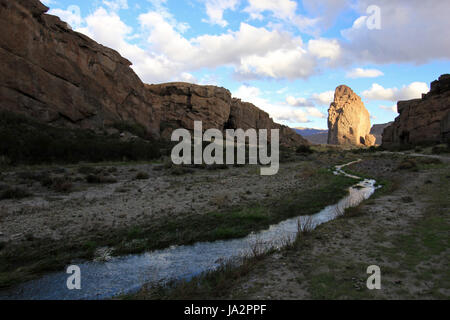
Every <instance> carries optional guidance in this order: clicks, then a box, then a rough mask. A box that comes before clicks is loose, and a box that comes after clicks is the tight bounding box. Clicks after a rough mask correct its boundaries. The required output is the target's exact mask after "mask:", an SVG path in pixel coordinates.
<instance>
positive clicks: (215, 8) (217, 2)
mask: <svg viewBox="0 0 450 320" xmlns="http://www.w3.org/2000/svg"><path fill="white" fill-rule="evenodd" d="M239 2H240V0H205V7H206V14H207V15H208V18H209V19H208V20H203V21H204V22H208V23H211V24H217V25H219V26H221V27H226V26H227V25H228V22H227V21H225V20H224V19H223V13H224V12H225V10H235V9H236V6H237V5H238V4H239Z"/></svg>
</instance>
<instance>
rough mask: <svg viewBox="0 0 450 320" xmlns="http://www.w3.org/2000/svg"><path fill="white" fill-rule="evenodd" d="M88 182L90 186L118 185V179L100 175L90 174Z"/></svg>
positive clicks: (87, 178)
mask: <svg viewBox="0 0 450 320" xmlns="http://www.w3.org/2000/svg"><path fill="white" fill-rule="evenodd" d="M86 182H87V183H90V184H100V183H116V182H117V179H115V178H112V177H106V176H103V175H99V174H90V175H88V176H87V177H86Z"/></svg>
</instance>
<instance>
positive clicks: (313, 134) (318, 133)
mask: <svg viewBox="0 0 450 320" xmlns="http://www.w3.org/2000/svg"><path fill="white" fill-rule="evenodd" d="M294 131H295V132H297V133H298V134H300V135H302V136H303V138H305V139H306V140H308V141H309V142H311V143H314V144H326V143H327V142H328V130H326V129H312V128H294Z"/></svg>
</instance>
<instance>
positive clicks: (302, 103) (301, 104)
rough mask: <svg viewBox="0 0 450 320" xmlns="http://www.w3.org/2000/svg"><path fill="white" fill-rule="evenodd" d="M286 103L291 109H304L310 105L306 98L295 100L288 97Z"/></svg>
mask: <svg viewBox="0 0 450 320" xmlns="http://www.w3.org/2000/svg"><path fill="white" fill-rule="evenodd" d="M286 102H287V104H289V105H290V106H293V107H306V106H310V105H311V103H310V102H309V101H308V100H307V99H306V98H295V97H293V96H288V97H287V98H286Z"/></svg>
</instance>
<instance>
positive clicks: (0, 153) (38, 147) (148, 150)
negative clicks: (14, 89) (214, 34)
mask: <svg viewBox="0 0 450 320" xmlns="http://www.w3.org/2000/svg"><path fill="white" fill-rule="evenodd" d="M0 136H1V137H2V143H1V144H0V157H1V158H2V159H3V160H2V163H3V164H5V163H6V164H8V165H18V164H44V163H78V162H102V161H123V160H124V159H126V160H128V161H140V160H152V159H157V158H159V157H160V155H161V153H160V147H161V143H159V142H151V141H145V140H142V139H136V140H135V141H129V142H123V141H121V140H120V137H118V136H114V135H112V136H108V135H101V134H96V133H95V132H93V131H90V130H81V129H68V128H57V127H52V126H49V125H46V124H42V123H40V122H37V121H35V120H32V119H31V118H27V117H25V116H22V115H18V114H15V113H11V112H6V111H3V112H0Z"/></svg>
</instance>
